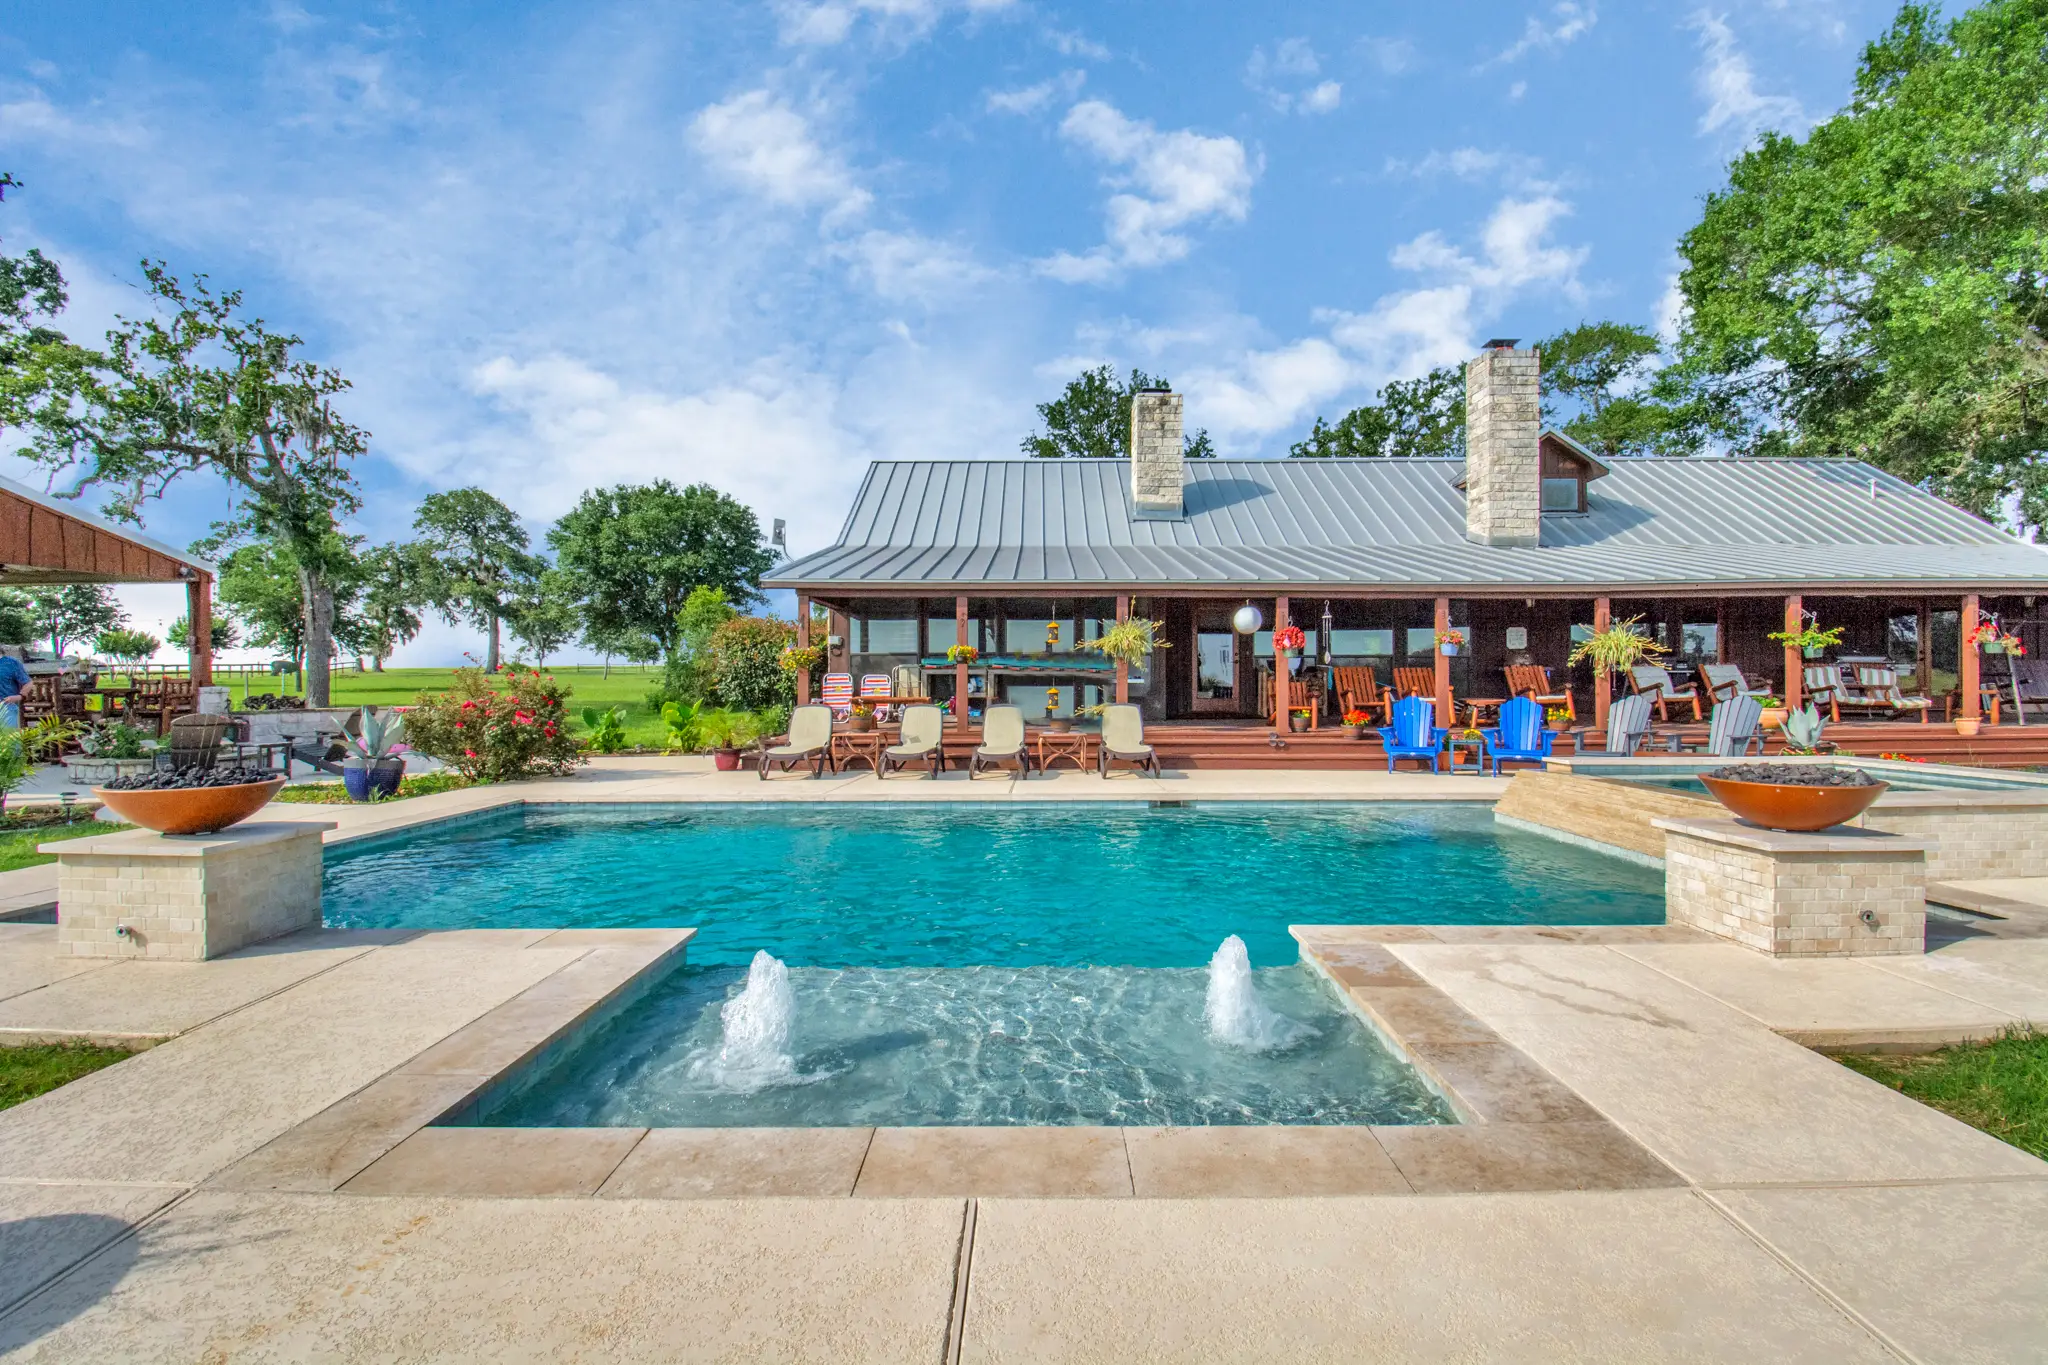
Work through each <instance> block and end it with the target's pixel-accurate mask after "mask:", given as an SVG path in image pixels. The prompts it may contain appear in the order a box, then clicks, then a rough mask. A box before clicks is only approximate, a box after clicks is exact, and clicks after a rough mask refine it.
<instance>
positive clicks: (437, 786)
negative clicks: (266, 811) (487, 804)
mask: <svg viewBox="0 0 2048 1365" xmlns="http://www.w3.org/2000/svg"><path fill="white" fill-rule="evenodd" d="M474 785H475V784H474V783H472V782H471V781H470V780H469V779H468V778H466V777H464V776H462V774H460V773H453V772H437V773H421V774H420V775H419V776H417V777H406V778H401V779H400V780H399V783H398V795H396V796H391V797H386V798H385V800H388V801H403V800H405V799H406V798H407V797H409V796H438V795H439V794H440V793H442V792H458V791H461V790H462V789H463V788H464V787H470V786H474ZM272 799H273V800H277V801H287V802H291V803H293V804H295V805H307V806H345V805H347V804H348V793H347V792H346V791H344V790H343V789H342V785H341V783H339V782H307V783H302V784H301V785H299V786H296V787H286V788H285V789H284V790H283V791H281V792H279V793H278V794H277V795H276V796H275V797H274V798H272ZM380 804H381V803H380Z"/></svg>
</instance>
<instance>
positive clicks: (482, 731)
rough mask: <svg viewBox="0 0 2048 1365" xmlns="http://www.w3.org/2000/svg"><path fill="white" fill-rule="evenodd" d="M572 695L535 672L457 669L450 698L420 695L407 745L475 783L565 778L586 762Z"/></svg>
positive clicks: (409, 718)
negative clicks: (573, 723) (571, 713)
mask: <svg viewBox="0 0 2048 1365" xmlns="http://www.w3.org/2000/svg"><path fill="white" fill-rule="evenodd" d="M568 694H569V689H568V688H566V687H563V686H562V685H561V684H560V683H558V682H556V681H555V680H554V678H553V677H551V676H548V675H546V674H543V673H542V672H541V671H540V670H539V669H537V668H531V669H529V668H523V667H521V666H519V665H517V664H507V665H506V666H505V667H504V668H503V669H501V670H500V671H499V672H498V673H496V674H494V675H493V674H486V673H484V672H483V671H482V670H480V669H475V668H458V669H456V670H455V681H454V684H453V685H452V686H450V687H449V689H448V690H447V691H446V692H422V693H421V694H420V696H419V700H418V701H416V702H414V703H413V706H412V709H410V710H409V711H407V712H406V713H405V733H406V738H407V739H408V740H410V741H411V744H412V747H413V748H414V749H416V750H418V751H419V752H420V753H423V754H427V755H430V756H432V757H434V758H438V759H440V760H441V761H442V762H443V763H446V764H447V765H448V766H449V767H451V768H453V769H455V771H457V772H459V773H461V774H462V775H463V776H464V777H466V778H468V779H469V780H470V781H472V782H504V781H508V780H510V779H512V778H516V777H538V776H542V775H549V776H560V775H562V774H565V773H568V772H570V771H572V770H573V769H574V768H575V766H576V765H577V764H578V763H581V762H582V761H583V759H582V757H581V756H580V755H579V754H578V753H577V752H576V741H575V740H573V739H571V738H570V737H569V725H568V717H567V715H566V714H565V713H564V711H563V709H562V702H563V699H564V698H565V697H567V696H568Z"/></svg>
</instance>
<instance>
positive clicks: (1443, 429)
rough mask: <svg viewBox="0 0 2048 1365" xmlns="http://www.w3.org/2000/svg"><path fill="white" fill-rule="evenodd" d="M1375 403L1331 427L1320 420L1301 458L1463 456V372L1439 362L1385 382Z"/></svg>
mask: <svg viewBox="0 0 2048 1365" xmlns="http://www.w3.org/2000/svg"><path fill="white" fill-rule="evenodd" d="M1378 398H1379V401H1378V402H1377V403H1367V404H1365V405H1364V406H1363V407H1356V408H1353V409H1352V410H1351V411H1350V412H1347V413H1345V414H1344V416H1343V417H1341V418H1339V419H1338V420H1337V422H1336V423H1335V424H1334V425H1332V424H1330V423H1326V422H1325V421H1323V419H1322V418H1321V417H1318V418H1316V420H1315V425H1314V427H1313V428H1312V429H1311V430H1310V431H1309V434H1308V437H1307V439H1305V440H1301V441H1297V442H1295V443H1294V445H1293V446H1292V447H1290V448H1289V450H1288V452H1287V453H1288V454H1289V455H1292V456H1294V457H1295V458H1297V459H1324V458H1344V459H1359V458H1365V457H1375V456H1394V457H1402V458H1407V457H1413V456H1418V455H1449V456H1456V457H1458V458H1463V456H1464V454H1465V371H1464V368H1463V367H1462V366H1458V365H1440V366H1438V367H1437V368H1436V369H1433V370H1431V371H1430V372H1429V373H1428V374H1426V375H1423V376H1422V377H1421V378H1419V379H1407V380H1399V379H1397V380H1394V381H1392V382H1390V383H1388V384H1386V385H1385V386H1383V387H1382V388H1381V389H1380V391H1379V394H1378Z"/></svg>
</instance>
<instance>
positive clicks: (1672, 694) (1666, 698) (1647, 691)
mask: <svg viewBox="0 0 2048 1365" xmlns="http://www.w3.org/2000/svg"><path fill="white" fill-rule="evenodd" d="M1628 685H1629V686H1630V687H1632V688H1634V689H1635V690H1636V691H1637V692H1639V693H1641V694H1642V695H1643V696H1646V697H1648V698H1649V699H1650V702H1651V704H1652V705H1654V706H1655V707H1656V708H1657V719H1658V720H1661V721H1669V720H1670V719H1671V703H1672V702H1675V701H1689V702H1691V703H1692V718H1693V719H1694V720H1699V719H1701V715H1700V690H1699V688H1697V687H1684V688H1681V687H1680V686H1679V685H1678V684H1677V683H1675V682H1673V681H1672V680H1671V671H1670V670H1669V669H1667V668H1665V667H1664V666H1663V665H1661V664H1637V665H1636V666H1635V667H1633V668H1631V669H1629V671H1628Z"/></svg>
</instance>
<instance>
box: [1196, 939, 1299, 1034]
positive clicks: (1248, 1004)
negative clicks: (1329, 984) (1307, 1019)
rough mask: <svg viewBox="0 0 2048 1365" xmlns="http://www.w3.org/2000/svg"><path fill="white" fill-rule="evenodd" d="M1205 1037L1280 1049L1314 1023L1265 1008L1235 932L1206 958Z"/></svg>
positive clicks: (1250, 964)
mask: <svg viewBox="0 0 2048 1365" xmlns="http://www.w3.org/2000/svg"><path fill="white" fill-rule="evenodd" d="M1207 1017H1208V1022H1209V1037H1210V1038H1211V1039H1213V1040H1214V1041H1216V1042H1218V1043H1221V1044H1223V1045H1224V1046H1225V1047H1234V1048H1242V1049H1243V1050H1244V1051H1246V1052H1280V1051H1284V1050H1285V1049H1287V1048H1290V1047H1293V1046H1294V1045H1295V1044H1296V1043H1299V1042H1301V1041H1303V1040H1304V1039H1307V1038H1311V1037H1314V1036H1315V1032H1316V1030H1315V1027H1314V1026H1313V1025H1311V1024H1304V1023H1302V1022H1301V1021H1300V1020H1298V1019H1290V1018H1288V1017H1287V1016H1286V1015H1284V1014H1281V1013H1279V1012H1278V1011H1276V1010H1271V1009H1268V1008H1267V1007H1266V1006H1265V1005H1264V1004H1263V1003H1262V1002H1261V1001H1260V1000H1259V992H1258V988H1257V986H1255V985H1254V984H1253V982H1252V959H1251V954H1250V953H1249V952H1247V951H1246V950H1245V946H1244V940H1243V939H1241V938H1239V937H1238V936H1237V935H1236V934H1232V935H1231V936H1230V937H1229V938H1226V939H1224V940H1223V944H1222V946H1221V947H1219V948H1218V949H1217V950H1216V956H1214V957H1212V958H1210V959H1209V1002H1208V1010H1207Z"/></svg>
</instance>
